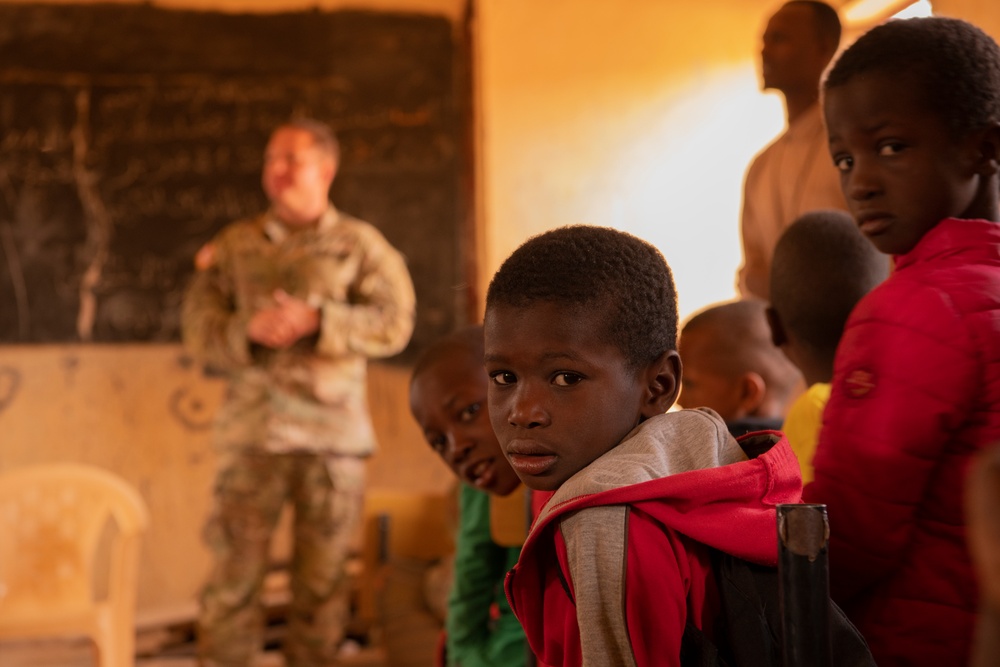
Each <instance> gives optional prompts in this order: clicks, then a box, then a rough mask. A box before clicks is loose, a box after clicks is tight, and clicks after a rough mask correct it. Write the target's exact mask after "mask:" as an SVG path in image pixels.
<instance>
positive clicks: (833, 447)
mask: <svg viewBox="0 0 1000 667" xmlns="http://www.w3.org/2000/svg"><path fill="white" fill-rule="evenodd" d="M896 259H897V261H896V271H895V272H894V273H893V274H892V276H890V278H889V279H888V280H887V281H886V282H885V283H883V284H882V285H880V286H879V287H877V288H876V289H875V290H874V291H872V292H871V293H870V294H869V295H868V296H867V297H865V298H864V299H863V300H862V301H861V302H860V303H859V304H858V306H857V308H855V310H854V312H853V313H852V314H851V317H850V319H849V320H848V323H847V327H846V329H845V331H844V336H843V338H842V340H841V343H840V347H839V348H838V350H837V358H836V362H835V366H834V377H833V386H832V392H831V395H830V401H829V403H828V404H827V407H826V412H825V413H824V417H823V428H822V430H821V432H820V439H819V446H818V449H817V452H816V457H815V461H814V463H815V468H816V478H815V482H813V483H812V484H810V485H809V486H808V487H806V489H805V492H804V494H803V495H804V497H805V499H806V501H807V502H824V503H827V504H828V506H829V515H830V530H831V532H832V535H831V539H830V567H831V592H832V594H833V597H834V599H835V600H837V601H838V602H839V603H840V604H841V606H843V607H844V610H845V611H846V612H847V613H848V615H849V616H850V617H851V620H853V621H854V623H855V624H856V625H857V626H858V629H859V630H861V632H862V633H863V634H864V635H865V637H866V638H867V639H868V642H869V644H870V646H871V650H872V654H873V655H874V656H875V660H876V661H877V662H878V664H879V666H880V667H893V666H895V665H934V666H935V667H937V666H939V665H964V664H967V663H968V655H969V647H970V643H971V637H972V629H973V625H974V620H975V613H976V606H977V599H978V594H977V586H976V581H975V576H974V573H973V569H972V565H971V562H970V560H969V554H968V551H967V548H966V542H965V539H966V538H965V517H964V515H963V506H962V493H963V487H964V484H965V477H966V473H967V470H968V465H969V461H970V458H971V457H972V456H973V454H975V453H976V452H977V451H979V450H981V449H983V448H985V447H987V446H988V445H990V444H991V443H995V442H998V441H1000V224H996V223H992V222H986V221H981V220H953V219H949V220H944V221H942V222H940V223H939V224H938V225H937V226H936V227H934V228H933V229H931V230H930V231H929V232H928V233H927V234H926V235H925V236H924V238H923V239H922V240H921V241H920V243H919V244H918V245H917V246H916V247H915V248H914V249H913V250H912V251H910V252H909V253H907V254H906V255H902V256H900V257H897V258H896Z"/></svg>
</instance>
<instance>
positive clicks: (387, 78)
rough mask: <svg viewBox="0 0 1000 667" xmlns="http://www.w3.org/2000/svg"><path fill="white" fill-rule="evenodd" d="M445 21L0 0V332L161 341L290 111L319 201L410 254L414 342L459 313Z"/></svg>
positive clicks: (453, 52)
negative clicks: (304, 132)
mask: <svg viewBox="0 0 1000 667" xmlns="http://www.w3.org/2000/svg"><path fill="white" fill-rule="evenodd" d="M460 52H461V51H460V46H459V45H457V44H456V37H455V31H454V29H453V26H452V25H451V23H450V22H449V21H448V20H446V19H445V18H441V17H433V16H421V15H406V14H385V13H373V12H358V11H338V12H319V11H305V12H294V13H280V14H256V15H252V14H225V13H213V12H197V11H176V10H165V9H158V8H154V7H151V6H148V5H82V6H53V5H34V4H0V262H2V263H0V343H36V342H72V341H95V342H123V341H150V342H162V341H176V340H178V338H179V333H178V324H179V322H178V313H179V306H180V300H181V295H182V293H183V289H184V287H185V285H186V283H187V281H188V279H189V277H190V275H191V271H192V270H193V265H192V258H193V256H194V254H195V252H196V251H197V249H198V248H199V247H201V245H202V244H203V243H204V242H205V241H206V240H208V239H209V238H210V237H211V236H212V235H213V234H214V233H215V232H216V231H218V230H219V229H220V228H221V227H222V226H224V225H225V224H226V223H228V222H230V221H232V220H234V219H238V218H241V217H245V216H249V215H254V214H256V213H258V212H260V211H262V210H263V209H264V207H265V205H266V201H265V199H264V197H263V194H262V192H261V188H260V168H261V155H262V151H263V147H264V145H265V143H266V140H267V137H268V135H269V133H270V131H271V130H272V129H273V128H274V127H275V126H276V125H278V124H280V123H281V122H283V121H285V120H287V119H289V118H290V117H292V116H309V117H314V118H318V119H320V120H323V121H325V122H328V123H330V124H331V126H333V128H334V129H335V130H336V131H337V134H338V136H339V138H340V141H341V144H342V159H341V166H340V170H339V173H338V176H337V178H336V180H335V182H334V186H333V189H332V193H331V198H332V200H333V201H334V202H335V204H336V205H337V206H338V208H340V209H341V210H343V211H345V212H347V213H350V214H352V215H354V216H356V217H359V218H361V219H364V220H368V221H369V222H372V223H373V224H375V225H376V226H377V227H378V228H379V229H381V230H382V232H383V233H384V234H385V235H386V237H388V239H389V241H390V242H391V243H392V244H393V245H395V246H396V247H397V248H399V249H400V250H401V251H402V252H403V253H404V254H405V255H406V256H407V260H408V262H409V265H410V269H411V272H412V274H413V277H414V282H415V284H416V288H417V298H418V323H417V331H416V333H415V336H414V341H413V343H412V344H411V348H410V349H411V350H412V349H414V348H418V347H420V346H421V345H422V344H423V343H424V342H426V341H428V340H430V339H432V338H434V337H436V336H437V335H440V334H441V333H444V332H446V331H449V330H451V329H452V328H453V327H454V325H455V324H456V323H457V322H458V321H460V320H462V319H463V312H462V311H463V308H464V307H465V305H466V304H465V303H464V299H465V297H466V291H465V290H464V289H463V288H462V287H461V285H462V283H463V276H462V261H461V256H462V250H463V248H462V234H461V230H462V224H463V223H462V221H463V220H465V218H466V214H467V206H466V205H465V203H463V202H464V200H463V185H462V184H463V180H462V179H463V173H465V166H464V165H463V160H464V155H465V154H466V151H465V148H464V146H463V141H465V139H464V137H465V136H466V132H465V130H464V128H465V127H466V126H465V123H466V122H467V118H466V116H467V115H468V114H467V113H466V112H465V111H464V109H466V108H467V105H466V104H465V103H464V101H463V100H464V99H465V98H464V97H463V96H464V95H467V91H464V90H462V88H463V83H462V77H461V76H456V72H457V71H460V70H459V67H458V65H459V64H460V63H459V62H457V60H460V56H459V55H458V54H459V53H460Z"/></svg>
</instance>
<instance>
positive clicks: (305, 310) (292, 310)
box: [274, 289, 320, 342]
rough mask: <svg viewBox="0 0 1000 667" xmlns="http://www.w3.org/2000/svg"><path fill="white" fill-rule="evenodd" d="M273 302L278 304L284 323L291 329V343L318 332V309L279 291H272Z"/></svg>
mask: <svg viewBox="0 0 1000 667" xmlns="http://www.w3.org/2000/svg"><path fill="white" fill-rule="evenodd" d="M274 302H275V303H276V304H278V308H279V309H280V310H281V312H282V315H283V317H284V320H285V322H286V323H288V325H289V326H290V327H291V328H292V332H293V335H294V337H295V338H294V340H293V342H294V341H295V340H298V339H300V338H305V337H306V336H311V335H313V334H314V333H316V332H317V331H319V318H320V313H319V308H316V307H315V306H311V305H309V303H307V302H306V301H303V300H302V299H299V298H297V297H294V296H291V295H290V294H288V293H287V292H285V291H284V290H280V289H279V290H275V291H274Z"/></svg>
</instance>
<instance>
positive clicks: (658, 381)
mask: <svg viewBox="0 0 1000 667" xmlns="http://www.w3.org/2000/svg"><path fill="white" fill-rule="evenodd" d="M644 380H645V385H646V392H645V396H644V397H643V402H642V416H643V417H644V418H646V419H649V418H650V417H655V416H656V415H662V414H663V413H664V412H666V411H667V410H669V409H670V408H671V407H673V405H674V403H675V402H676V401H677V394H679V393H680V389H681V356H680V355H679V354H678V353H677V350H667V351H665V352H664V353H663V354H661V355H660V356H659V357H657V358H656V360H654V361H653V362H651V363H650V364H649V365H648V366H647V367H646V371H645V374H644Z"/></svg>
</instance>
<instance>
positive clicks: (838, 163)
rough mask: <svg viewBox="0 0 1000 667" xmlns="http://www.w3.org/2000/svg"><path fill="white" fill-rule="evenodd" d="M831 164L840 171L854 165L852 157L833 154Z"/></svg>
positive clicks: (849, 168) (847, 169) (848, 169)
mask: <svg viewBox="0 0 1000 667" xmlns="http://www.w3.org/2000/svg"><path fill="white" fill-rule="evenodd" d="M833 166H835V167H836V168H837V169H838V170H840V171H850V170H851V167H853V166H854V159H853V158H850V157H848V156H846V155H834V156H833Z"/></svg>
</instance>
